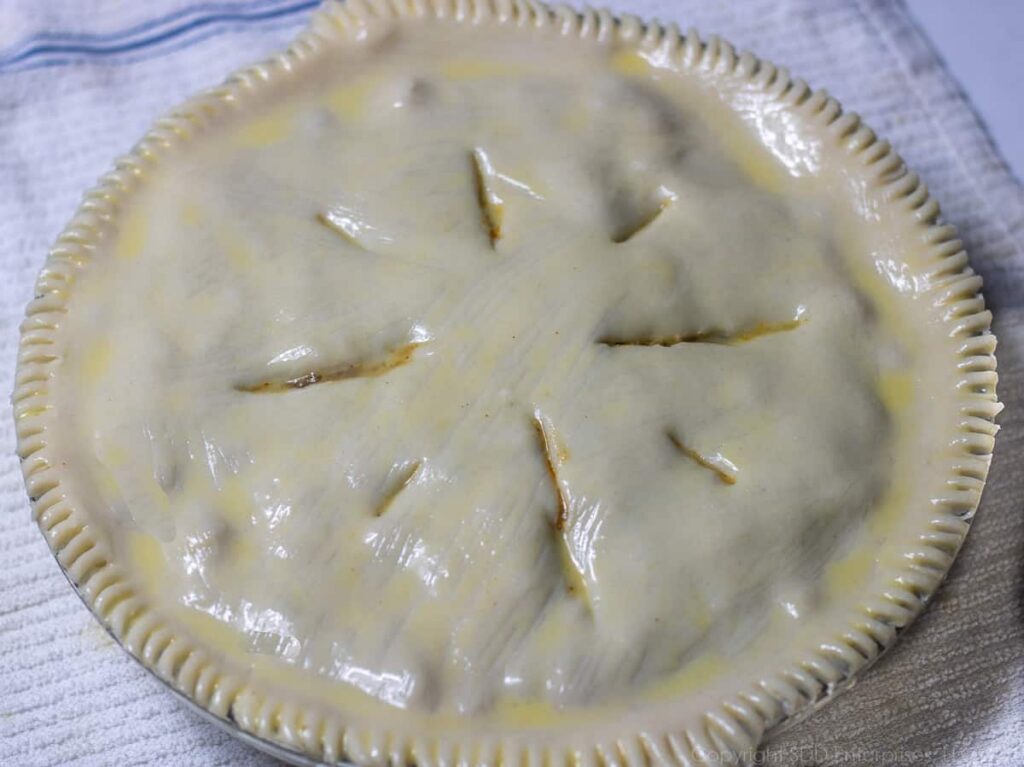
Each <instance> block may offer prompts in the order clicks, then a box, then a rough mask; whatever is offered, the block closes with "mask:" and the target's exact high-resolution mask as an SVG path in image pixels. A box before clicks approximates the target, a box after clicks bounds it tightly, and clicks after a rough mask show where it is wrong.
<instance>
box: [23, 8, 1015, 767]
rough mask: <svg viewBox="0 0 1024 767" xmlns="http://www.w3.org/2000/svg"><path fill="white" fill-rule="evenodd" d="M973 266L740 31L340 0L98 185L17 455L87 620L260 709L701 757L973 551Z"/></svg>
mask: <svg viewBox="0 0 1024 767" xmlns="http://www.w3.org/2000/svg"><path fill="white" fill-rule="evenodd" d="M979 289H980V279H979V278H978V277H977V276H975V275H974V274H973V273H972V272H971V270H970V268H969V267H968V266H967V263H966V256H965V255H964V254H963V251H962V248H961V245H960V243H959V241H957V240H956V239H955V232H954V231H953V229H952V228H951V227H949V226H947V225H944V224H942V223H941V221H940V220H939V211H938V206H937V205H936V204H935V202H934V201H932V200H931V199H930V198H929V196H928V194H927V191H926V189H925V188H924V186H923V185H922V184H921V183H920V182H919V180H918V178H917V177H916V175H914V174H913V173H911V172H908V171H907V169H906V168H905V167H904V166H903V165H902V163H901V161H900V160H899V158H898V157H896V155H894V154H893V153H892V151H891V150H890V149H889V147H888V145H886V144H885V143H884V142H879V141H877V140H876V139H875V137H874V135H873V134H872V133H871V132H870V130H869V129H867V128H865V127H863V126H862V125H860V123H859V121H858V119H857V118H856V117H855V116H852V115H848V114H847V115H844V114H842V113H841V112H840V110H839V107H838V105H837V104H836V103H835V102H834V101H833V100H831V99H829V98H828V97H827V96H825V95H824V94H821V93H814V94H812V93H811V92H810V91H809V89H808V88H807V87H806V86H805V85H804V84H803V83H801V82H799V81H792V80H790V79H789V78H788V76H787V75H786V73H785V72H784V71H781V70H777V69H775V68H774V67H772V66H771V65H769V64H766V63H764V62H760V61H758V60H756V59H754V58H753V57H751V56H749V55H748V54H744V55H743V56H737V55H736V54H735V53H733V51H732V49H731V48H729V47H728V46H727V45H725V44H723V43H721V42H719V41H717V40H712V41H710V42H707V43H702V42H701V41H700V40H699V39H698V38H697V37H696V35H694V34H689V35H687V36H685V37H682V36H680V35H679V34H678V33H677V32H676V31H675V30H674V29H663V28H661V27H658V26H656V25H655V26H643V25H641V24H640V23H639V22H637V21H636V20H634V19H630V18H626V19H623V20H620V21H616V20H614V19H612V17H610V16H609V15H607V14H606V13H603V12H602V13H595V12H586V13H583V14H582V15H577V14H576V13H575V12H572V11H569V10H566V9H549V8H546V7H544V6H540V5H533V4H511V3H509V4H502V3H496V4H494V5H487V4H482V3H481V4H474V3H471V2H470V3H439V4H437V5H431V6H428V5H426V4H425V3H411V4H410V5H408V6H404V5H403V6H402V7H401V8H398V7H392V6H384V5H383V4H382V5H373V6H369V5H362V4H360V3H356V2H350V3H346V4H329V5H327V6H326V7H325V8H324V9H322V10H321V11H320V12H318V13H317V14H316V16H315V18H314V21H313V24H312V25H311V27H310V29H309V31H307V32H306V33H305V34H303V35H302V36H301V37H300V38H299V40H298V41H297V42H296V43H295V44H294V45H293V46H292V48H290V49H289V50H288V51H287V52H286V53H284V54H282V55H281V56H279V57H277V58H275V59H273V60H271V61H270V62H268V63H267V64H264V65H261V66H258V67H255V68H252V69H250V70H246V71H245V72H242V73H240V74H238V75H236V76H234V77H233V78H232V79H231V80H229V81H228V82H227V84H226V85H224V86H222V87H221V88H218V89H215V90H213V91H211V92H208V93H206V94H203V95H201V96H199V97H197V98H196V99H194V100H193V101H191V102H189V103H188V104H186V105H185V106H184V107H182V108H181V109H180V110H178V111H177V112H175V113H174V114H172V115H171V116H169V117H168V118H165V119H163V120H162V121H161V122H160V123H158V125H157V127H156V129H154V131H153V132H151V133H150V134H149V136H148V137H147V138H146V139H145V140H144V141H143V142H141V143H140V144H139V145H138V147H137V148H136V149H135V150H134V152H133V153H132V154H131V155H129V156H128V157H126V158H124V159H122V160H121V161H120V162H119V163H118V165H117V169H116V170H115V171H114V172H112V173H111V174H109V175H108V176H107V177H105V178H104V179H103V180H102V182H101V184H100V186H99V187H98V188H97V189H96V190H94V191H93V192H91V193H90V194H89V195H88V196H87V198H86V201H85V203H84V204H83V207H82V210H81V211H80V213H79V214H78V215H77V216H76V218H75V219H74V221H72V223H71V224H70V225H69V228H68V229H67V230H66V231H65V233H64V234H63V235H62V236H61V238H60V239H59V240H58V244H57V246H56V247H55V248H54V250H53V251H52V253H51V256H50V259H49V262H48V264H47V266H46V268H45V269H44V270H43V273H42V275H41V277H40V280H39V289H38V291H37V292H38V297H37V298H36V300H35V301H33V303H32V304H31V305H30V307H29V311H28V314H29V317H28V319H27V320H26V322H25V325H24V330H23V339H22V356H21V360H20V367H19V379H18V388H17V391H16V392H15V407H16V411H17V416H18V423H19V440H20V441H19V449H20V453H21V455H22V457H23V459H24V468H25V475H26V482H27V485H28V488H29V492H30V495H31V496H32V497H33V504H34V509H35V512H36V514H38V516H39V521H40V525H41V527H42V528H43V530H44V531H45V533H46V535H47V537H48V540H49V541H50V543H51V545H52V546H53V548H54V550H55V552H56V553H57V555H58V558H59V559H60V561H61V564H62V565H63V566H64V567H65V568H66V569H67V572H68V574H69V576H70V578H71V580H72V582H73V583H74V584H75V585H76V586H77V587H78V589H79V590H80V592H81V593H82V594H83V596H84V597H85V599H86V602H87V603H88V604H89V605H90V606H91V608H92V609H93V611H94V612H95V613H96V614H97V615H98V616H99V617H100V618H101V619H102V620H103V621H104V623H105V624H106V625H107V626H109V627H110V628H111V630H112V632H113V633H114V634H115V636H117V637H118V639H119V640H120V641H122V642H123V643H124V644H125V645H126V646H127V647H128V649H129V650H130V651H131V652H132V653H133V654H135V655H136V656H137V657H139V658H141V659H142V660H143V661H144V662H145V663H146V664H147V665H148V666H149V667H151V668H153V669H154V670H155V671H156V672H157V673H158V674H160V675H161V676H162V677H164V678H165V679H167V680H168V681H169V682H170V683H171V684H172V685H173V686H175V687H176V688H177V689H178V690H180V691H182V692H183V693H184V694H185V695H186V696H187V697H189V698H190V699H192V700H193V701H195V702H197V703H198V704H200V705H201V706H203V707H205V708H208V709H209V710H211V711H212V712H213V713H215V714H217V715H219V716H222V717H230V718H232V719H233V720H235V721H236V722H237V723H238V724H239V725H240V726H241V728H243V729H244V730H247V731H249V732H252V733H255V734H257V735H260V736H262V737H266V738H269V739H272V740H274V741H278V742H281V743H284V744H286V745H287V746H288V747H290V748H294V749H296V750H298V751H301V752H304V753H306V754H308V755H311V756H314V757H317V758H324V759H326V760H336V759H340V758H347V759H351V760H355V761H358V762H371V761H383V760H386V759H392V760H393V761H396V762H416V763H420V764H432V763H449V762H455V761H463V760H468V761H476V762H490V761H496V760H498V759H499V758H502V759H509V760H512V759H518V758H519V756H522V755H530V756H532V757H533V758H541V757H542V756H545V755H546V758H551V759H554V760H556V761H559V762H561V761H564V760H566V759H568V758H570V756H572V758H577V759H582V760H584V761H589V760H592V759H604V760H606V761H607V760H611V761H616V760H621V761H624V762H639V761H642V760H643V759H654V760H655V761H665V762H671V761H674V762H682V763H687V760H692V761H700V760H701V759H707V758H710V757H709V755H710V754H712V753H719V754H720V753H721V752H722V751H723V750H726V751H731V752H736V751H742V750H743V749H745V748H748V747H750V746H752V745H753V744H755V743H756V742H757V740H759V739H760V737H761V736H762V735H763V733H764V732H765V731H766V730H767V729H769V728H771V727H775V726H777V725H778V724H779V723H781V722H782V721H784V720H787V719H792V718H793V717H794V716H797V715H799V714H801V713H802V712H805V711H806V710H808V709H809V707H810V705H811V704H812V703H814V702H815V701H817V700H819V699H821V698H822V697H824V696H825V695H827V694H828V693H830V692H831V691H832V690H833V689H835V687H836V686H839V685H842V684H843V683H844V682H845V681H847V680H849V678H850V677H851V675H852V674H853V673H854V672H856V671H857V670H859V669H860V668H862V667H863V666H864V665H866V664H867V663H868V662H870V661H871V660H873V659H874V658H875V657H876V656H877V654H878V653H879V652H880V651H881V650H882V649H883V648H884V647H886V646H887V645H888V644H889V643H890V642H891V641H892V639H893V638H894V636H895V633H896V632H897V631H898V630H899V628H901V627H902V626H905V625H906V623H907V622H908V621H909V620H910V619H911V618H912V617H913V616H914V615H915V614H916V612H917V611H918V610H919V609H920V607H921V606H922V604H923V602H924V601H925V600H926V599H927V597H928V596H929V595H930V594H931V593H932V591H933V590H934V589H935V588H936V586H937V585H938V582H939V581H940V579H941V577H942V576H943V575H944V573H945V571H946V570H947V569H948V567H949V564H950V563H951V561H952V557H953V556H954V555H955V553H956V550H957V549H958V547H959V545H960V543H961V541H962V539H963V536H964V535H965V533H966V530H967V526H968V521H969V519H970V517H971V515H972V514H973V512H974V510H975V508H976V506H977V502H978V499H979V496H980V492H981V487H982V485H983V482H984V477H985V473H986V470H987V466H988V460H989V455H990V452H991V448H992V444H993V437H994V434H995V426H994V424H993V418H994V416H995V415H996V413H997V412H998V409H999V405H998V403H997V401H996V398H995V382H996V375H995V360H994V357H993V354H992V353H993V350H994V346H995V339H994V337H993V336H992V335H991V334H990V333H989V322H990V317H989V315H988V313H987V312H986V311H985V310H984V305H983V301H982V299H981V297H980V295H979ZM517 755H518V756H517Z"/></svg>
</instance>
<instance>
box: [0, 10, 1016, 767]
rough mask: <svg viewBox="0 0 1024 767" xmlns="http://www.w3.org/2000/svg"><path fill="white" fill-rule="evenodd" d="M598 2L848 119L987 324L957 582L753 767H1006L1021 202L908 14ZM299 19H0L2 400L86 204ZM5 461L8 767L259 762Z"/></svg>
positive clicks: (3, 753) (231, 13)
mask: <svg viewBox="0 0 1024 767" xmlns="http://www.w3.org/2000/svg"><path fill="white" fill-rule="evenodd" d="M609 2H610V3H611V4H612V6H613V10H619V11H632V12H635V13H637V14H639V15H641V16H645V17H658V18H660V19H661V20H662V21H665V22H669V21H674V22H677V23H678V24H679V25H680V27H682V28H684V29H685V28H687V27H689V26H691V25H692V26H696V27H697V28H699V29H700V30H701V31H702V32H703V33H712V32H714V33H720V34H722V35H723V36H724V37H726V38H727V39H729V40H731V41H732V42H733V43H735V44H736V45H737V46H739V47H741V48H745V49H749V50H751V51H754V52H755V53H757V54H759V55H761V56H763V57H766V58H768V59H771V60H773V61H774V62H776V63H777V64H780V65H784V66H787V67H789V68H790V69H791V71H793V72H794V73H796V74H798V75H799V76H801V77H803V78H804V79H806V80H808V81H809V82H810V83H811V84H812V85H813V86H816V87H826V88H828V89H829V90H830V92H831V93H832V94H833V95H835V96H836V97H838V98H839V100H840V101H841V102H842V103H843V104H844V105H845V107H846V108H847V109H848V110H853V111H856V112H859V113H860V114H861V115H862V116H863V117H864V118H865V119H866V120H867V122H868V123H869V124H870V125H872V126H873V127H874V128H875V129H876V130H877V131H878V132H879V133H880V134H881V135H883V136H885V137H887V138H889V139H890V140H891V141H892V142H893V144H894V145H895V146H896V148H897V149H898V150H899V151H900V152H901V153H902V154H903V156H904V157H905V158H906V160H907V161H908V162H909V164H910V165H911V166H912V167H913V168H915V169H916V170H917V171H919V172H920V173H921V174H922V175H923V177H924V178H925V180H926V181H927V182H928V184H929V185H930V187H931V189H932V191H933V192H934V193H935V195H936V196H937V197H938V199H939V200H940V201H941V203H942V205H943V210H944V212H945V216H946V218H947V219H948V220H949V221H951V222H952V223H954V224H956V225H957V226H958V227H959V229H960V232H961V233H962V236H963V239H964V241H965V242H966V243H967V246H968V250H969V252H970V255H971V260H972V263H973V265H974V266H975V268H976V269H978V271H980V272H981V273H982V274H983V275H984V277H985V289H986V294H987V298H988V301H989V305H990V306H991V307H992V309H993V310H994V311H995V316H996V322H995V329H996V332H997V334H998V335H999V338H1000V346H999V352H998V355H999V369H1000V376H1001V382H1000V396H1001V398H1002V400H1003V401H1004V402H1005V403H1006V405H1007V409H1006V411H1005V412H1004V413H1003V415H1002V416H1001V418H1000V421H1001V423H1002V425H1003V431H1002V433H1001V434H1000V436H999V438H998V442H997V448H996V457H995V461H994V463H993V466H992V474H991V478H990V480H989V487H988V489H987V490H986V493H985V498H984V501H983V503H982V509H981V511H980V512H979V514H978V516H977V518H976V521H975V522H974V529H973V530H972V532H971V534H970V536H969V538H968V542H967V545H966V547H965V548H964V550H963V552H962V553H961V555H960V557H959V559H958V560H957V563H956V565H955V567H954V568H953V573H952V575H951V577H950V578H949V580H948V581H947V583H946V584H945V586H944V587H943V588H942V590H941V592H940V593H939V594H938V596H937V597H936V598H935V600H934V603H933V604H932V605H931V606H930V608H929V609H928V610H927V612H926V613H925V615H924V616H923V617H922V618H921V619H919V620H918V621H917V622H916V624H915V625H914V626H913V627H912V628H911V629H909V630H908V631H907V632H906V634H905V635H904V636H903V637H902V639H901V640H900V641H899V642H898V644H897V646H896V648H895V649H894V650H893V651H892V652H891V653H890V654H889V655H887V656H886V657H885V658H884V659H883V660H882V661H881V662H880V663H879V664H878V665H877V666H876V667H875V668H874V669H872V670H870V671H869V672H868V673H866V674H865V675H864V677H863V679H862V680H861V681H860V682H859V684H858V685H857V686H856V687H855V688H854V689H852V690H850V691H849V692H847V693H845V694H843V695H841V696H840V697H839V698H838V699H837V700H836V701H835V702H834V703H832V704H830V705H828V706H826V707H825V708H824V709H823V710H822V711H820V712H819V713H818V714H817V715H815V716H814V717H812V718H811V719H809V720H808V721H806V722H804V723H802V724H800V725H798V726H797V727H795V728H793V729H791V730H790V731H788V732H786V733H785V734H784V735H782V736H780V737H779V738H777V739H776V740H775V741H774V742H773V743H771V744H769V745H768V747H767V749H766V750H765V751H764V752H763V753H762V754H761V755H760V756H759V757H758V763H759V764H770V765H786V766H787V767H798V766H799V767H806V766H807V765H821V767H825V766H826V765H909V764H914V765H937V766H939V767H943V766H944V767H950V766H952V765H968V764H969V765H989V766H991V767H1007V766H1008V765H1018V764H1021V763H1022V762H1024V557H1022V554H1024V514H1022V509H1024V471H1021V470H1020V468H1019V467H1020V466H1021V465H1022V460H1024V429H1022V426H1024V407H1022V404H1024V403H1022V395H1024V284H1022V283H1024V192H1022V189H1021V187H1020V185H1019V184H1018V183H1017V182H1016V181H1015V180H1014V179H1013V177H1012V176H1011V174H1010V173H1009V171H1008V170H1007V168H1006V166H1005V164H1004V163H1003V161H1002V160H1001V159H1000V157H999V155H998V153H997V152H996V150H995V149H994V148H993V146H992V143H991V141H990V140H989V138H988V135H987V134H986V133H985V130H984V127H983V126H982V125H981V124H980V122H979V120H978V118H977V116H976V115H975V114H974V112H973V111H972V109H971V107H970V104H969V103H968V101H967V99H966V98H965V96H964V95H963V93H961V92H960V90H959V88H958V87H957V85H956V83H955V82H953V80H952V79H951V78H950V76H949V74H948V73H947V72H946V70H945V69H944V68H943V66H942V64H941V62H940V61H939V60H938V58H937V57H936V55H935V53H934V51H932V49H931V48H930V47H929V45H928V42H927V41H926V40H925V39H924V38H923V37H922V35H921V33H920V32H919V31H918V29H917V27H916V26H915V25H914V23H913V21H912V20H911V19H910V18H909V16H908V14H907V12H906V10H905V9H904V7H903V4H902V3H901V2H891V1H890V0H742V1H741V0H661V2H659V0H609ZM312 4H313V3H312V2H311V1H310V0H254V2H248V3H244V2H239V0H222V1H221V2H206V3H201V2H192V3H189V2H187V0H160V1H158V2H148V3H129V2H127V1H126V0H92V2H89V3H85V2H81V0H47V2H40V1H39V0H2V6H0V353H2V355H3V361H2V364H0V392H10V391H11V389H12V386H13V384H12V374H13V366H14V359H15V353H16V345H17V341H18V334H17V326H18V323H19V321H20V318H21V315H22V311H23V308H24V306H25V304H26V302H27V301H28V300H29V298H30V297H31V294H32V282H33V279H34V278H35V275H36V272H37V271H38V269H39V268H40V266H41V265H42V263H43V259H44V256H45V254H46V250H47V247H48V246H49V244H50V243H51V241H52V240H53V239H54V238H55V237H56V235H57V234H58V232H59V231H60V229H61V227H62V226H63V224H64V223H65V222H66V221H67V220H68V218H69V217H70V216H71V214H72V213H73V211H74V210H75V207H76V206H77V204H78V200H79V198H80V195H81V193H82V191H83V190H85V189H86V188H87V187H89V186H90V185H91V184H92V183H93V181H94V180H95V179H96V178H97V177H98V176H99V175H100V174H101V173H103V172H104V171H105V170H107V169H108V167H109V166H110V163H111V161H112V160H113V158H114V157H115V156H116V155H117V154H119V153H121V152H124V151H125V150H127V149H128V148H129V147H130V145H131V144H132V142H133V141H134V140H135V139H137V138H138V137H140V136H141V135H142V133H143V132H144V131H145V130H146V129H147V127H148V126H149V125H150V123H151V122H152V121H153V120H154V119H155V118H156V117H157V116H158V115H159V114H161V113H162V112H164V111H165V110H167V109H168V108H170V107H171V106H173V105H174V104H175V103H177V102H179V101H181V100H183V99H184V98H185V97H187V96H188V95H189V94H191V93H192V92H193V91H196V90H197V89H199V88H202V87H205V86H209V85H213V84H215V83H217V82H218V81H219V80H221V79H223V77H224V76H225V75H226V74H227V73H228V72H229V71H231V70H232V69H234V68H236V67H238V66H240V65H242V64H246V63H248V62H251V61H253V60H254V59H257V58H259V57H262V56H264V55H266V54H268V53H270V52H272V51H274V50H275V49H277V48H279V47H281V46H283V45H284V44H285V43H286V42H287V41H288V40H289V39H290V38H291V37H292V36H293V35H294V34H295V33H296V31H297V30H298V29H299V28H300V27H301V25H302V24H303V23H304V21H305V19H306V17H307V16H308V14H309V9H310V8H311V6H312ZM978 44H979V45H984V41H983V40H981V41H978ZM996 65H998V64H994V66H996ZM1007 97H1008V98H1020V97H1021V94H1020V93H1015V94H1012V93H1008V94H1007ZM0 446H2V449H0V764H2V765H7V766H10V767H22V766H24V767H36V766H37V765H38V766H42V765H118V766H119V767H120V766H126V765H129V764H152V765H164V764H166V765H202V766H203V767H207V766H208V765H218V764H223V765H227V764H231V765H269V764H273V763H274V762H273V760H271V759H269V758H267V757H264V756H261V755H259V754H257V753H256V752H255V751H253V750H251V749H250V748H248V747H247V746H244V745H242V744H240V743H238V742H236V741H234V740H233V739H232V738H230V737H229V736H227V735H225V734H224V733H222V732H221V731H220V730H218V729H216V728H215V727H213V726H212V725H210V724H207V723H206V722H204V721H202V720H200V719H199V717H197V716H196V715H195V714H193V713H191V712H190V711H188V710H186V709H185V708H184V707H183V706H182V705H181V704H180V703H179V702H178V701H177V700H176V699H175V698H174V697H173V696H172V695H171V693H169V692H168V691H167V690H166V689H165V688H164V687H163V686H162V685H161V684H160V683H159V682H157V681H155V680H154V679H153V678H151V677H149V676H148V675H147V674H146V673H145V672H144V671H143V670H142V669H141V668H140V667H139V666H138V665H137V664H135V663H134V662H133V661H131V660H130V659H129V658H128V657H127V656H126V655H125V653H123V652H122V651H121V650H119V649H118V648H117V647H115V646H114V645H113V644H112V642H111V641H110V640H109V639H108V638H107V637H106V635H105V634H104V632H103V631H102V629H100V628H99V626H98V624H97V623H96V622H95V620H93V618H92V617H91V616H90V614H89V613H88V611H87V610H86V609H85V608H84V607H83V606H82V604H81V603H80V602H79V600H78V598H77V597H76V596H75V595H74V593H73V592H72V590H71V589H70V588H69V587H68V584H67V583H66V582H65V581H64V578H63V577H62V575H61V574H60V571H59V570H58V568H57V565H56V563H55V562H54V560H53V557H52V556H51V555H50V552H49V550H48V549H47V547H46V544H45V543H44V542H43V539H42V537H41V536H40V534H39V533H38V531H37V529H36V527H35V525H34V524H33V523H32V522H31V520H30V518H29V510H28V502H27V500H26V497H25V493H24V491H23V487H22V482H21V477H20V474H19V469H18V461H17V459H16V458H15V457H14V432H13V424H12V419H11V412H10V409H9V408H7V407H4V408H0Z"/></svg>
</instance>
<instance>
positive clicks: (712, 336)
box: [597, 318, 805, 346]
mask: <svg viewBox="0 0 1024 767" xmlns="http://www.w3.org/2000/svg"><path fill="white" fill-rule="evenodd" d="M804 322H805V320H804V319H802V318H798V319H793V320H787V321H786V322H774V323H773V322H759V323H757V324H756V325H754V326H752V327H749V328H745V329H743V330H739V331H736V332H735V333H724V332H722V331H721V330H702V331H700V332H697V333H686V334H680V335H673V336H650V337H648V338H617V337H615V336H602V337H601V338H599V339H597V343H599V344H601V345H603V346H675V345H676V344H720V345H722V346H736V345H738V344H743V343H746V342H747V341H753V340H755V339H757V338H761V337H762V336H770V335H773V334H775V333H785V332H787V331H790V330H796V329H797V328H798V327H800V326H801V325H802V324H803V323H804Z"/></svg>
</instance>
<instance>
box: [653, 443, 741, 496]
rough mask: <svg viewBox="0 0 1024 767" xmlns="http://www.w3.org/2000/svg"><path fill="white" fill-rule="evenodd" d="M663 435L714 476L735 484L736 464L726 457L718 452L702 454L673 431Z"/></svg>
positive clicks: (728, 483)
mask: <svg viewBox="0 0 1024 767" xmlns="http://www.w3.org/2000/svg"><path fill="white" fill-rule="evenodd" d="M665 436H667V437H668V441H669V442H671V443H672V444H673V445H674V446H675V448H676V450H678V451H679V452H680V453H682V454H683V455H685V456H686V457H687V458H689V459H690V460H691V461H693V462H694V463H695V464H697V465H698V466H702V467H703V468H705V469H707V470H708V471H711V472H714V474H715V476H717V477H718V478H719V479H720V480H721V481H722V482H724V483H725V484H727V485H735V484H736V472H737V471H738V469H737V467H736V464H734V463H733V462H732V461H730V460H729V459H728V458H725V457H724V456H722V455H718V454H715V455H712V456H706V455H703V454H702V453H699V452H697V451H696V450H694V449H693V448H691V447H687V446H686V445H684V444H683V441H682V440H681V439H679V435H678V434H676V433H675V432H672V431H669V432H666V433H665Z"/></svg>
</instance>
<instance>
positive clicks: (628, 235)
mask: <svg viewBox="0 0 1024 767" xmlns="http://www.w3.org/2000/svg"><path fill="white" fill-rule="evenodd" d="M674 199H675V197H672V196H670V195H665V196H664V197H662V198H661V199H659V200H658V204H657V205H655V206H653V207H651V208H650V209H649V210H647V211H646V212H645V213H644V214H643V215H642V216H639V217H638V218H636V219H635V220H633V221H631V222H630V223H629V224H628V225H626V226H624V227H622V228H621V229H619V230H618V231H615V232H612V235H611V237H612V242H614V243H615V244H616V245H621V244H622V243H624V242H626V241H627V240H630V239H632V238H633V237H635V236H636V235H638V234H639V233H640V232H641V231H643V230H644V229H646V228H647V227H648V226H650V225H651V224H653V223H654V220H655V219H656V218H657V217H658V216H660V215H661V214H662V211H664V210H665V208H667V207H668V206H669V205H671V204H672V201H673V200H674Z"/></svg>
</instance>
